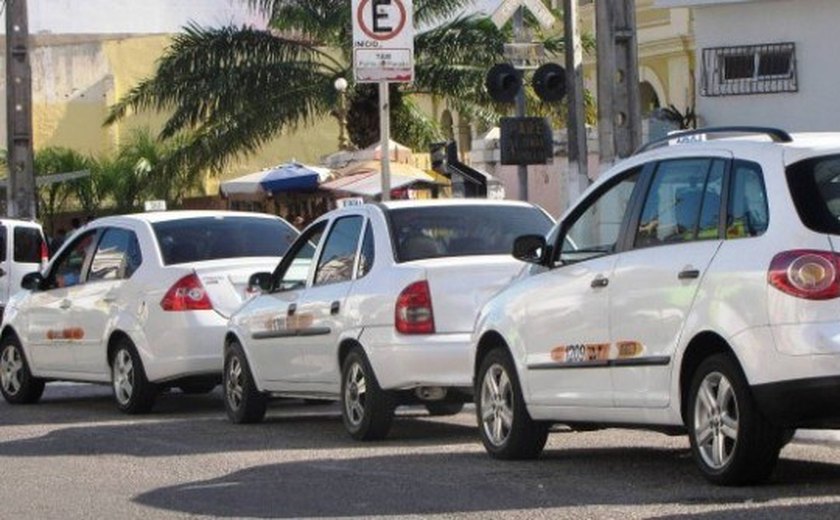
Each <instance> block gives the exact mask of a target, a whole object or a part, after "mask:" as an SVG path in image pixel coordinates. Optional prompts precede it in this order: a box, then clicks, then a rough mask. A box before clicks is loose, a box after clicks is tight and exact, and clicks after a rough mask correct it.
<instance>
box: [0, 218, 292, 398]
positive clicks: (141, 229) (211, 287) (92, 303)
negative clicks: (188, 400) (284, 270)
mask: <svg viewBox="0 0 840 520" xmlns="http://www.w3.org/2000/svg"><path fill="white" fill-rule="evenodd" d="M297 236H298V232H297V231H296V230H295V229H294V228H293V227H292V226H291V225H289V224H288V223H287V222H286V221H284V220H282V219H280V218H278V217H273V216H269V215H260V214H254V213H236V212H225V211H168V212H159V213H144V214H136V215H125V216H119V217H106V218H102V219H98V220H96V221H94V222H92V223H91V224H88V225H87V226H85V227H84V228H82V229H80V230H79V231H77V232H76V233H75V234H74V235H73V236H72V237H71V238H70V239H68V240H67V242H66V243H65V244H64V246H63V247H62V248H61V249H60V250H59V251H58V253H57V254H56V256H55V257H54V258H53V259H52V261H51V262H50V263H49V265H48V267H47V268H46V270H45V271H44V273H43V274H42V273H31V274H29V275H27V276H25V277H24V280H23V286H24V289H28V290H24V291H20V292H18V293H17V294H16V295H15V296H13V297H12V298H11V299H10V301H9V304H8V306H7V308H6V312H5V316H4V319H3V325H2V332H0V391H1V392H2V394H3V397H4V398H5V399H6V401H8V402H10V403H14V404H22V403H32V402H36V401H38V399H40V397H41V394H42V392H43V391H44V383H45V382H47V381H54V380H69V381H89V382H101V383H108V382H110V383H111V384H112V385H113V390H114V398H115V400H116V403H117V406H118V408H119V409H120V410H122V411H124V412H127V413H143V412H147V411H149V410H150V409H151V407H152V406H153V404H154V401H155V398H156V396H157V394H158V392H159V391H160V390H161V389H162V388H165V387H178V388H180V389H181V390H182V391H184V392H186V393H202V392H209V391H210V390H212V389H213V387H215V386H216V385H217V384H218V383H219V381H220V379H221V372H222V356H221V353H220V352H219V347H218V346H219V344H220V343H221V341H222V338H224V334H225V330H226V328H227V321H228V317H229V316H230V315H231V314H232V313H233V311H234V310H236V309H237V308H238V307H239V306H240V305H241V303H242V301H243V300H244V299H245V298H246V297H247V296H248V294H247V293H246V291H247V281H248V277H249V275H251V274H252V273H253V272H254V271H259V270H262V269H270V268H272V267H273V266H275V265H276V264H277V262H278V261H279V260H280V258H281V257H282V255H283V254H284V253H285V251H286V248H287V247H288V246H289V244H290V243H291V242H292V241H293V240H294V239H295V238H296V237H297Z"/></svg>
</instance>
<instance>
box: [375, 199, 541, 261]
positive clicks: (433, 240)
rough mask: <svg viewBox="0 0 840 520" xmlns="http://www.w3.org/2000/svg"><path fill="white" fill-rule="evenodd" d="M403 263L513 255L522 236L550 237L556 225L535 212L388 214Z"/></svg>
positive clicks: (489, 209) (474, 209)
mask: <svg viewBox="0 0 840 520" xmlns="http://www.w3.org/2000/svg"><path fill="white" fill-rule="evenodd" d="M390 219H391V230H392V233H393V235H394V237H393V239H394V245H395V247H396V250H397V259H398V261H400V262H408V261H411V260H422V259H425V258H435V257H451V256H472V255H509V254H511V251H512V250H513V241H514V240H515V239H516V237H518V236H520V235H528V234H538V235H545V234H546V233H548V231H549V229H550V228H551V226H552V224H553V222H552V221H551V218H549V217H548V216H547V215H546V214H545V213H544V212H543V211H542V210H540V209H538V208H536V207H533V206H501V205H490V204H488V205H484V206H478V205H463V206H421V207H413V208H399V209H393V210H391V211H390Z"/></svg>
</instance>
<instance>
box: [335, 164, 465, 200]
mask: <svg viewBox="0 0 840 520" xmlns="http://www.w3.org/2000/svg"><path fill="white" fill-rule="evenodd" d="M372 165H376V167H375V168H371V167H370V166H372ZM391 166H392V168H391V189H394V190H395V189H398V188H404V187H406V186H409V185H412V184H424V185H426V186H429V185H435V184H438V185H440V184H448V183H449V181H448V180H447V179H445V178H442V176H433V175H430V174H428V173H426V172H424V171H423V170H421V169H420V168H416V167H414V166H411V165H408V164H400V165H397V164H392V165H391ZM339 173H341V172H339ZM343 173H344V174H343V175H342V176H340V177H338V178H336V179H334V180H331V181H329V182H325V183H323V184H321V189H323V190H329V191H339V192H345V193H352V194H355V195H362V196H367V197H375V196H378V195H380V194H381V193H382V175H381V173H380V171H379V163H378V162H376V161H370V164H368V165H365V164H358V165H354V166H353V167H348V168H345V169H344V171H343Z"/></svg>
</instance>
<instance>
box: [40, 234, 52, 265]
mask: <svg viewBox="0 0 840 520" xmlns="http://www.w3.org/2000/svg"><path fill="white" fill-rule="evenodd" d="M40 256H41V270H42V271H43V270H44V269H45V268H46V267H47V263H48V262H49V261H50V249H49V248H48V247H47V243H46V242H45V241H44V240H41V255H40Z"/></svg>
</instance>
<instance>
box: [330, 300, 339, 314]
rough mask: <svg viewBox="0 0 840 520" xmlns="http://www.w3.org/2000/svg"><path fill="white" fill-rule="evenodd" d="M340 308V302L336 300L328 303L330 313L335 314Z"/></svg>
mask: <svg viewBox="0 0 840 520" xmlns="http://www.w3.org/2000/svg"><path fill="white" fill-rule="evenodd" d="M340 309H341V303H340V302H338V301H334V302H332V303H331V304H330V314H332V315H333V316H335V315H336V314H338V311H339V310H340Z"/></svg>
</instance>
